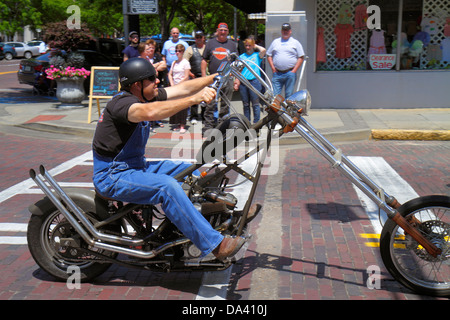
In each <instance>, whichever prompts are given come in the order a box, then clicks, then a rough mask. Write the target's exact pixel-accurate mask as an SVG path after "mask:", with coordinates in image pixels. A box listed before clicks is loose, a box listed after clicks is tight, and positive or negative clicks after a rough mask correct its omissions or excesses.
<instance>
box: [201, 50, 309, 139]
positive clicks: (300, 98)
mask: <svg viewBox="0 0 450 320" xmlns="http://www.w3.org/2000/svg"><path fill="white" fill-rule="evenodd" d="M305 60H306V59H305ZM250 63H253V62H251V61H248V60H243V59H241V58H240V57H239V56H238V55H237V54H236V53H231V54H228V55H227V59H226V60H225V61H224V62H223V63H222V64H221V66H220V67H219V70H218V72H219V75H218V76H216V77H214V81H213V83H212V84H211V85H210V87H211V88H214V89H215V90H216V92H217V95H216V99H215V101H216V102H218V101H219V99H222V100H224V101H225V102H226V103H228V104H229V105H230V107H231V101H230V100H229V98H228V97H227V96H226V94H225V93H224V92H226V91H227V90H223V91H224V92H222V88H223V87H224V86H226V85H227V83H229V81H230V80H231V79H232V78H235V79H238V80H239V81H240V82H241V85H245V86H246V87H247V88H249V89H250V90H251V91H252V92H253V93H254V94H256V95H257V96H258V97H259V99H260V103H261V106H264V107H266V109H267V110H271V111H270V112H272V111H273V112H275V113H276V114H278V116H282V115H288V116H289V117H287V119H291V118H293V119H294V120H295V118H298V117H299V115H302V114H303V115H307V113H308V109H309V107H310V104H311V98H310V96H309V93H308V92H307V90H302V91H298V92H296V93H295V94H294V95H293V96H291V97H289V99H287V100H285V99H284V98H283V97H281V96H277V97H275V96H274V93H273V88H272V84H271V83H270V81H269V80H268V79H269V77H268V76H267V75H266V74H265V73H264V70H262V69H261V68H260V66H257V67H258V68H259V69H260V72H261V73H262V74H264V75H265V79H267V82H266V81H265V80H263V79H262V77H261V76H260V75H259V74H258V73H257V72H256V71H255V70H254V69H253V68H252V66H251V65H250ZM304 67H305V66H303V67H302V76H303V73H304ZM245 68H246V69H247V70H248V71H249V72H250V73H251V74H252V75H253V76H254V77H255V78H256V80H257V81H258V82H260V83H261V85H262V86H263V87H264V88H265V91H264V93H262V92H261V91H260V90H258V89H255V88H254V87H253V85H252V84H251V83H250V81H249V80H247V79H246V78H245V77H244V76H243V75H242V71H243V70H244V69H245ZM300 81H301V79H300ZM200 105H201V106H206V103H205V102H202V103H200ZM280 118H281V117H280ZM282 118H284V116H283V117H282ZM291 120H292V119H291ZM291 120H289V121H288V122H289V124H290V126H291V130H292V127H293V126H295V125H296V123H295V124H294V123H293V122H292V121H291Z"/></svg>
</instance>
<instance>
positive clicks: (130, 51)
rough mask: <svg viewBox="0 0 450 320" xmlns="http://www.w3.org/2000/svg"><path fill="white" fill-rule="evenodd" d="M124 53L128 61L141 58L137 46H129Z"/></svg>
mask: <svg viewBox="0 0 450 320" xmlns="http://www.w3.org/2000/svg"><path fill="white" fill-rule="evenodd" d="M122 53H123V54H126V55H127V57H128V59H131V58H136V57H139V51H138V49H137V46H127V47H126V48H125V49H123V51H122Z"/></svg>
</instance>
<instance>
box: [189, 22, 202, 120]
mask: <svg viewBox="0 0 450 320" xmlns="http://www.w3.org/2000/svg"><path fill="white" fill-rule="evenodd" d="M204 51H205V34H204V33H203V31H197V32H196V33H195V43H194V44H193V45H192V46H190V47H189V48H187V49H186V51H185V53H184V58H185V59H186V60H187V61H189V63H190V65H191V74H190V77H191V78H199V77H201V76H202V60H203V52H204ZM202 109H204V108H202ZM203 113H204V110H202V112H201V114H202V115H203ZM199 120H202V116H201V115H199V114H198V105H194V106H192V107H191V116H190V121H191V123H192V124H196V123H197V121H199Z"/></svg>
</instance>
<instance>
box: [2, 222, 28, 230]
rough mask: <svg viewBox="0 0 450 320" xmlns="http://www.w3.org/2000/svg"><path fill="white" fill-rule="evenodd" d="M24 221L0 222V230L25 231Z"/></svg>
mask: <svg viewBox="0 0 450 320" xmlns="http://www.w3.org/2000/svg"><path fill="white" fill-rule="evenodd" d="M27 226H28V224H26V223H0V232H27Z"/></svg>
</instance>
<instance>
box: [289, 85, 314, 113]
mask: <svg viewBox="0 0 450 320" xmlns="http://www.w3.org/2000/svg"><path fill="white" fill-rule="evenodd" d="M286 103H287V104H288V106H289V109H290V111H291V112H293V111H295V112H297V113H300V114H303V115H305V116H307V115H308V111H309V108H311V95H310V94H309V91H308V90H301V91H298V92H296V93H294V94H293V95H292V96H290V97H289V98H287V99H286Z"/></svg>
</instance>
